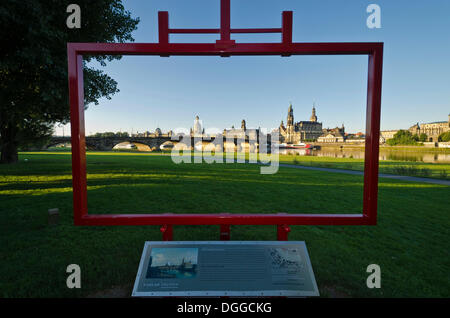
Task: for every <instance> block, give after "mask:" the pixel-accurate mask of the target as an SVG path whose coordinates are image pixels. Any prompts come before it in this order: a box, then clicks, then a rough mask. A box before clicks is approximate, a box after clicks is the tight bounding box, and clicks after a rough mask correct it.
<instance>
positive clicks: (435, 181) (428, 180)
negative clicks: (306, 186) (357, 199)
mask: <svg viewBox="0 0 450 318" xmlns="http://www.w3.org/2000/svg"><path fill="white" fill-rule="evenodd" d="M280 167H287V168H295V169H305V170H315V171H326V172H336V173H346V174H353V175H364V172H363V171H356V170H346V169H333V168H320V167H307V166H299V165H291V164H287V163H280ZM378 176H379V177H380V178H390V179H398V180H402V181H414V182H425V183H433V184H440V185H447V186H450V181H449V180H440V179H432V178H419V177H410V176H399V175H395V174H386V173H380V174H379V175H378Z"/></svg>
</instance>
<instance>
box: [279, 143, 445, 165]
mask: <svg viewBox="0 0 450 318" xmlns="http://www.w3.org/2000/svg"><path fill="white" fill-rule="evenodd" d="M279 151H280V154H297V155H300V156H315V157H330V158H354V159H364V149H363V148H343V149H338V148H327V147H322V148H321V149H319V150H309V149H280V150H279ZM379 158H380V160H396V161H397V160H398V161H411V162H428V163H450V153H438V152H433V151H432V150H430V151H424V150H420V151H418V152H414V151H413V150H409V151H407V150H402V149H395V150H392V149H383V148H380V157H379Z"/></svg>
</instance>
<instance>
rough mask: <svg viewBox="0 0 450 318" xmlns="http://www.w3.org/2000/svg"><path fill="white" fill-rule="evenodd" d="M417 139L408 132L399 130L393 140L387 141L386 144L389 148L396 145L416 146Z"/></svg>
mask: <svg viewBox="0 0 450 318" xmlns="http://www.w3.org/2000/svg"><path fill="white" fill-rule="evenodd" d="M418 140H419V137H417V135H413V134H411V132H410V131H408V130H399V131H398V132H397V133H396V134H395V135H394V137H393V138H391V139H388V140H387V141H386V143H387V144H388V145H391V146H397V145H417V141H418Z"/></svg>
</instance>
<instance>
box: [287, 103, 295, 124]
mask: <svg viewBox="0 0 450 318" xmlns="http://www.w3.org/2000/svg"><path fill="white" fill-rule="evenodd" d="M293 125H294V111H293V110H292V104H290V105H289V109H288V116H287V126H288V127H289V126H293Z"/></svg>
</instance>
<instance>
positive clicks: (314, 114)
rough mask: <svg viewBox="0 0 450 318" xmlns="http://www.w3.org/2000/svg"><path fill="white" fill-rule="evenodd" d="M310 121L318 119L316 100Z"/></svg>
mask: <svg viewBox="0 0 450 318" xmlns="http://www.w3.org/2000/svg"><path fill="white" fill-rule="evenodd" d="M309 121H313V122H316V121H317V116H316V102H313V108H312V113H311V117H310V118H309Z"/></svg>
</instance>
